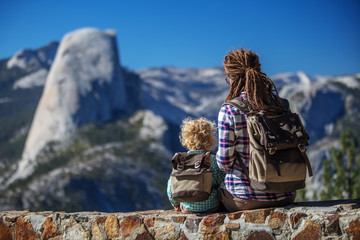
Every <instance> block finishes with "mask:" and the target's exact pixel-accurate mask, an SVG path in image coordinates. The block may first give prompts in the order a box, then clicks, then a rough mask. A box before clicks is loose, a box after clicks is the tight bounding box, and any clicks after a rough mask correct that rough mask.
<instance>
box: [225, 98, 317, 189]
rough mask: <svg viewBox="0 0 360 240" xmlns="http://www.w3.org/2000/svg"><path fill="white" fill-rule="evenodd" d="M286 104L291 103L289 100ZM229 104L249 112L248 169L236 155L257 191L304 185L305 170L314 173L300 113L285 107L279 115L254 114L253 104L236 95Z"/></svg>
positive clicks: (307, 137)
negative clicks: (307, 153) (308, 155)
mask: <svg viewBox="0 0 360 240" xmlns="http://www.w3.org/2000/svg"><path fill="white" fill-rule="evenodd" d="M282 101H285V104H283V105H287V106H288V105H289V104H288V102H287V100H284V99H282ZM224 104H230V105H232V106H234V107H235V108H237V109H239V110H240V111H242V112H244V113H245V114H247V132H248V135H249V140H250V162H249V169H247V168H246V166H245V164H244V163H243V161H242V159H241V157H240V154H239V153H238V152H237V151H235V155H236V158H237V159H238V161H239V163H240V166H241V167H242V169H243V171H244V173H245V174H246V175H247V177H248V179H249V181H250V185H251V187H252V188H253V189H254V190H257V191H261V192H268V193H283V192H290V191H295V190H297V189H301V188H304V187H305V179H306V169H308V172H309V176H312V175H313V174H312V169H311V164H310V161H309V159H308V157H307V155H306V148H305V146H307V145H308V139H309V135H308V134H307V132H306V130H305V128H304V125H303V124H302V122H301V119H300V117H299V115H298V114H296V113H293V112H291V111H290V109H289V108H284V111H283V112H282V114H280V115H273V116H270V115H267V114H265V113H263V112H259V113H255V114H253V113H252V111H251V106H250V104H249V103H248V102H247V101H245V100H243V99H242V98H234V99H232V100H231V101H229V102H225V103H224Z"/></svg>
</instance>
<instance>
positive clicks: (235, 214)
mask: <svg viewBox="0 0 360 240" xmlns="http://www.w3.org/2000/svg"><path fill="white" fill-rule="evenodd" d="M243 213H244V212H243V211H239V212H233V213H229V214H228V215H227V216H228V218H229V219H230V220H235V219H239V218H240V217H241V215H243Z"/></svg>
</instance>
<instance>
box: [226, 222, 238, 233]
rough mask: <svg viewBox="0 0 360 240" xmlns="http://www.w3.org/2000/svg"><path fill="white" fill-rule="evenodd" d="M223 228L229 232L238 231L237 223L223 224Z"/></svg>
mask: <svg viewBox="0 0 360 240" xmlns="http://www.w3.org/2000/svg"><path fill="white" fill-rule="evenodd" d="M225 228H226V229H228V230H230V231H236V230H239V229H240V224H239V223H225Z"/></svg>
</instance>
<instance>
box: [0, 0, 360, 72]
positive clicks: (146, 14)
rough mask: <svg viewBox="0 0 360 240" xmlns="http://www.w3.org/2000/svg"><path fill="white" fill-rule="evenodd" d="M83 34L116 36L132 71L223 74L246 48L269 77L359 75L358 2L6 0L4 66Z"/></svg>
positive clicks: (0, 41)
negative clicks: (21, 54)
mask: <svg viewBox="0 0 360 240" xmlns="http://www.w3.org/2000/svg"><path fill="white" fill-rule="evenodd" d="M83 27H96V28H99V29H103V30H105V29H115V30H117V41H118V47H119V52H120V59H121V62H122V64H123V65H124V66H126V67H127V68H129V69H130V70H138V69H144V68H149V67H161V66H174V67H181V68H182V67H192V68H199V67H200V68H202V67H215V66H221V64H222V60H223V57H224V55H225V54H226V53H227V52H228V51H229V50H230V49H235V48H239V47H243V48H246V49H251V50H253V51H254V52H256V53H258V54H259V56H260V61H261V63H262V66H263V72H265V73H267V74H268V75H270V76H271V75H274V74H277V73H284V72H296V71H304V72H306V73H308V74H310V75H342V74H353V73H359V72H360V1H359V0H337V1H335V0H319V1H316V0H313V1H307V0H303V1H301V0H299V1H290V0H287V1H275V0H274V1H270V0H264V1H242V0H237V1H229V0H222V1H220V0H216V1H211V0H208V1H203V0H191V1H190V0H182V1H172V0H162V1H156V0H153V1H146V0H142V1H140V0H132V1H125V0H117V1H115V0H113V1H110V0H102V1H91V0H87V1H84V0H73V1H70V0H58V1H56V0H46V1H45V0H34V1H27V0H0V59H4V58H8V57H10V56H12V55H13V54H15V53H16V52H17V51H19V50H20V49H23V48H31V49H36V48H39V47H41V46H44V45H46V44H48V43H49V42H51V41H54V40H56V41H60V40H61V38H62V37H63V36H64V35H65V34H66V33H67V32H70V31H73V30H76V29H79V28H83Z"/></svg>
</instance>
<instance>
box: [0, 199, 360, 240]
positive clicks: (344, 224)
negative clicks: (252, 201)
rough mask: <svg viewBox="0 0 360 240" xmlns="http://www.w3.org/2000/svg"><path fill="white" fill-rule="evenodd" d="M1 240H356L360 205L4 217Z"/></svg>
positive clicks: (340, 203) (27, 213) (4, 214)
mask: <svg viewBox="0 0 360 240" xmlns="http://www.w3.org/2000/svg"><path fill="white" fill-rule="evenodd" d="M3 239H6V240H10V239H19V240H20V239H26V240H31V239H52V240H58V239H71V240H77V239H234V240H235V239H248V240H250V239H263V240H267V239H306V240H311V239H360V199H358V200H348V201H331V202H308V203H296V204H292V205H289V206H287V207H284V208H268V209H258V210H249V211H240V212H235V213H216V214H208V215H195V214H182V213H177V212H174V211H172V210H167V211H166V210H151V211H145V212H131V213H102V212H77V213H65V212H31V211H6V212H0V240H3Z"/></svg>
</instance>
